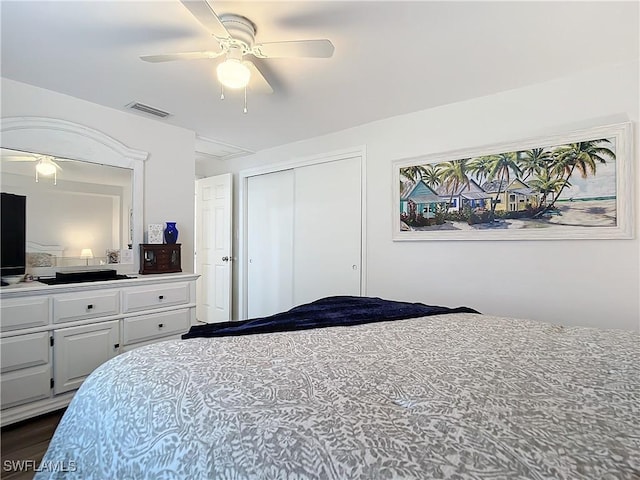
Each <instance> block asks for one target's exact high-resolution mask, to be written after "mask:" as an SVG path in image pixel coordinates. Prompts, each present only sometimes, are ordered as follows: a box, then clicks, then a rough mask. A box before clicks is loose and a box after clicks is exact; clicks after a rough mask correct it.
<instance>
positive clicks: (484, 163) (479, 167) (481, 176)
mask: <svg viewBox="0 0 640 480" xmlns="http://www.w3.org/2000/svg"><path fill="white" fill-rule="evenodd" d="M493 161H494V158H493V156H492V155H485V156H484V157H476V158H473V159H471V160H470V161H469V165H468V167H469V172H470V173H472V174H473V175H474V177H475V178H476V180H477V181H478V182H480V183H482V182H483V181H484V180H486V179H487V177H488V176H489V173H491V165H492V164H493Z"/></svg>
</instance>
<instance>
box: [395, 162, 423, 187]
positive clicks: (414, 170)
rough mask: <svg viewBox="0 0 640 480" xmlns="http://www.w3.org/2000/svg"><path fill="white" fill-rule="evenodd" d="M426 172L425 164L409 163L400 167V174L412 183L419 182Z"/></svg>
mask: <svg viewBox="0 0 640 480" xmlns="http://www.w3.org/2000/svg"><path fill="white" fill-rule="evenodd" d="M426 173H427V168H426V167H425V165H411V166H409V167H402V168H401V169H400V175H401V176H402V177H404V178H406V179H407V180H409V181H410V182H414V183H415V182H419V181H420V180H421V179H422V177H424V175H425V174H426Z"/></svg>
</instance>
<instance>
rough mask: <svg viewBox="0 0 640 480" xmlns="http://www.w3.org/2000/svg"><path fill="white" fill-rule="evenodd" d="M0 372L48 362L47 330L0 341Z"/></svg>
mask: <svg viewBox="0 0 640 480" xmlns="http://www.w3.org/2000/svg"><path fill="white" fill-rule="evenodd" d="M0 354H1V356H2V373H6V372H11V371H13V370H19V369H21V368H28V367H35V366H37V365H46V364H47V363H49V332H40V333H30V334H28V335H18V336H17V337H8V338H3V339H2V340H1V341H0Z"/></svg>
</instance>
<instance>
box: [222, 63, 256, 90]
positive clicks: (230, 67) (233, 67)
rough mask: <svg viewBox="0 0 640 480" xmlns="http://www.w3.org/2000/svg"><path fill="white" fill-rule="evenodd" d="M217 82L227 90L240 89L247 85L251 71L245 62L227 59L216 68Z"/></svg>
mask: <svg viewBox="0 0 640 480" xmlns="http://www.w3.org/2000/svg"><path fill="white" fill-rule="evenodd" d="M216 73H217V74H218V81H219V82H220V83H221V84H222V85H224V86H225V87H227V88H232V89H240V88H245V87H246V86H247V85H248V84H249V79H250V78H251V70H250V69H249V66H248V65H247V62H242V61H240V60H238V59H235V58H227V59H226V60H225V61H224V62H222V63H220V64H219V65H218V67H217V68H216Z"/></svg>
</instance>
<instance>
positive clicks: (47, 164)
mask: <svg viewBox="0 0 640 480" xmlns="http://www.w3.org/2000/svg"><path fill="white" fill-rule="evenodd" d="M6 152H7V150H5V149H3V150H2V159H3V160H7V161H9V162H37V163H36V168H35V170H36V182H38V181H40V180H39V176H40V175H43V176H45V177H49V176H51V175H53V184H54V185H57V184H58V170H60V171H62V167H61V166H60V165H58V162H64V161H65V160H67V159H66V158H58V157H53V156H51V155H41V154H38V153H24V152H19V153H15V154H14V153H6ZM9 152H10V150H9Z"/></svg>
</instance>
